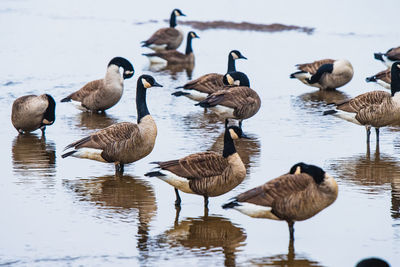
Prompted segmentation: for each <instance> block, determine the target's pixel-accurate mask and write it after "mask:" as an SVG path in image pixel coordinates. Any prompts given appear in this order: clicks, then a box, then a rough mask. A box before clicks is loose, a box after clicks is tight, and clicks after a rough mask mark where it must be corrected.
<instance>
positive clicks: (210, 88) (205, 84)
mask: <svg viewBox="0 0 400 267" xmlns="http://www.w3.org/2000/svg"><path fill="white" fill-rule="evenodd" d="M223 77H224V76H223V75H222V74H218V73H209V74H206V75H203V76H201V77H199V78H197V79H195V80H193V81H190V82H188V83H186V84H185V85H184V86H183V88H185V89H195V90H197V91H199V92H202V93H206V94H212V93H214V92H216V91H218V90H219V89H221V88H222V87H224V83H223V82H222V79H223Z"/></svg>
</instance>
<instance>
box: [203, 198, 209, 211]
mask: <svg viewBox="0 0 400 267" xmlns="http://www.w3.org/2000/svg"><path fill="white" fill-rule="evenodd" d="M204 208H206V209H208V196H204Z"/></svg>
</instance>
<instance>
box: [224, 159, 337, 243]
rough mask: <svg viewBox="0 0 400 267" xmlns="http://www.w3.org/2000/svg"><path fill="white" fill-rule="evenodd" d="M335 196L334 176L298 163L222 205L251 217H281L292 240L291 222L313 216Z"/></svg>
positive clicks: (312, 166)
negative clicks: (287, 227)
mask: <svg viewBox="0 0 400 267" xmlns="http://www.w3.org/2000/svg"><path fill="white" fill-rule="evenodd" d="M337 195H338V185H337V183H336V181H335V179H333V178H332V177H331V176H330V175H328V174H327V173H326V172H325V171H324V170H322V169H321V168H319V167H317V166H314V165H308V164H305V163H302V162H301V163H297V164H295V165H294V166H293V167H292V168H291V169H290V171H289V173H288V174H284V175H281V176H279V177H278V178H275V179H273V180H271V181H268V182H267V183H265V184H263V185H261V186H258V187H255V188H253V189H251V190H248V191H246V192H244V193H242V194H240V195H238V196H237V197H235V198H233V200H232V201H231V202H229V203H227V204H224V205H223V206H222V208H224V209H236V210H238V211H240V212H242V213H243V214H246V215H248V216H250V217H253V218H266V219H272V220H285V221H286V222H287V223H288V225H289V233H290V239H291V240H293V239H294V228H293V225H294V223H295V222H296V221H304V220H307V219H309V218H311V217H312V216H314V215H316V214H317V213H318V212H320V211H322V210H323V209H325V208H326V207H328V206H329V205H331V204H332V203H333V202H334V201H335V200H336V198H337Z"/></svg>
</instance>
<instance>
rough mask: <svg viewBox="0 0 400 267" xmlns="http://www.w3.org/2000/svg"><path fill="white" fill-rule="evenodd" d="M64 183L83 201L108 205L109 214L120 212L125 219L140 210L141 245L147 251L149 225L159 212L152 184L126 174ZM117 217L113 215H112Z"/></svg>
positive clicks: (138, 212)
mask: <svg viewBox="0 0 400 267" xmlns="http://www.w3.org/2000/svg"><path fill="white" fill-rule="evenodd" d="M63 185H64V186H65V187H67V188H68V189H70V190H72V191H73V192H74V193H76V194H77V195H78V196H79V197H80V200H81V201H89V202H93V203H95V204H96V206H97V207H99V208H101V209H104V208H105V209H107V212H106V213H105V214H104V215H105V216H106V217H109V216H110V213H112V214H113V215H118V217H120V218H121V220H123V221H127V220H128V221H130V220H132V219H133V220H134V221H133V222H134V223H136V218H132V215H131V211H132V210H134V211H136V212H137V219H138V221H139V222H138V233H137V239H138V245H137V246H138V248H139V251H141V252H147V251H148V239H149V227H150V226H149V225H150V222H151V221H152V219H153V218H154V216H155V215H156V212H157V204H156V197H155V194H154V191H153V188H152V187H151V185H150V184H149V183H148V182H147V181H145V180H142V179H139V178H136V177H132V176H129V175H124V176H121V177H115V176H114V175H110V176H103V177H97V178H94V179H80V180H64V181H63ZM113 217H114V216H113Z"/></svg>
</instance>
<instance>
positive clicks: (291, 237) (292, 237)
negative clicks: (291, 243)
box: [288, 222, 294, 240]
mask: <svg viewBox="0 0 400 267" xmlns="http://www.w3.org/2000/svg"><path fill="white" fill-rule="evenodd" d="M288 225H289V234H290V240H294V227H293V226H294V222H288Z"/></svg>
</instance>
